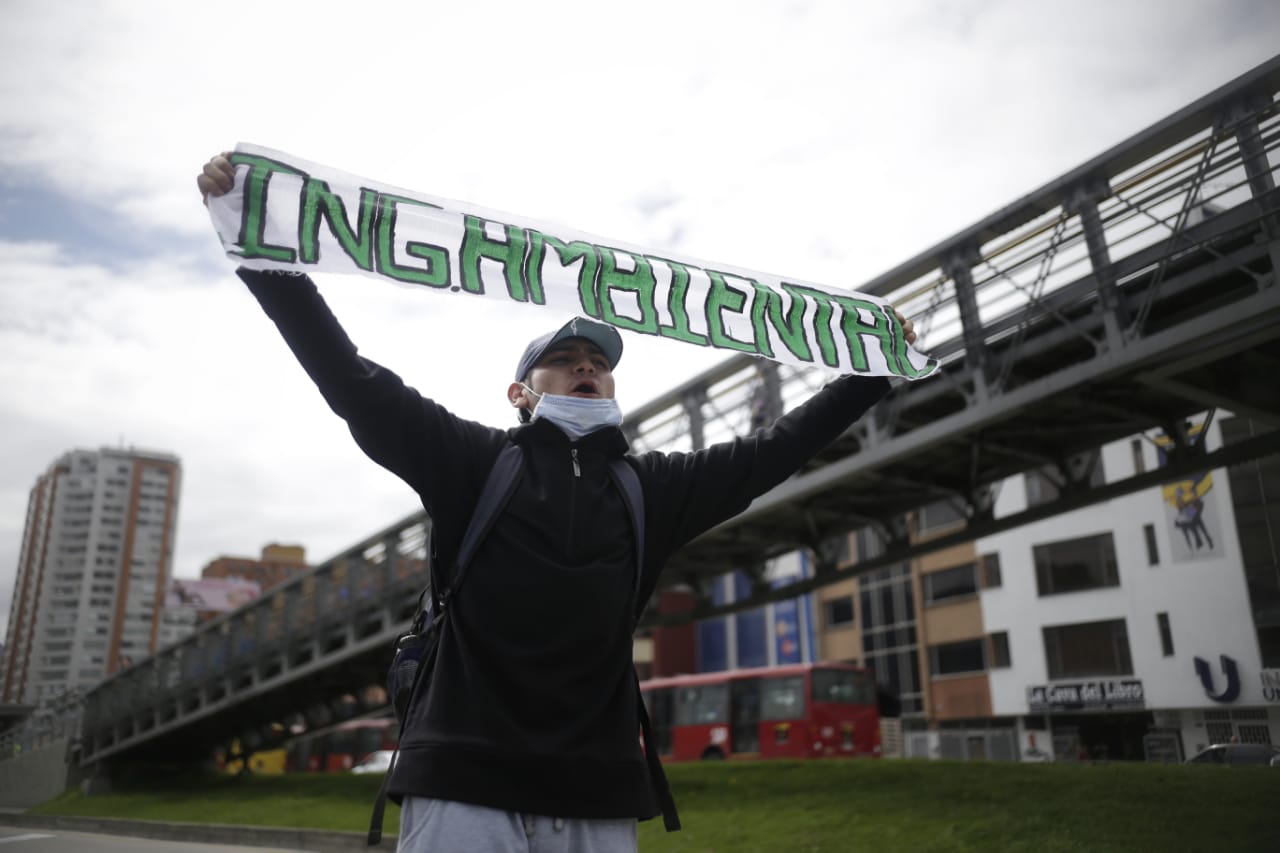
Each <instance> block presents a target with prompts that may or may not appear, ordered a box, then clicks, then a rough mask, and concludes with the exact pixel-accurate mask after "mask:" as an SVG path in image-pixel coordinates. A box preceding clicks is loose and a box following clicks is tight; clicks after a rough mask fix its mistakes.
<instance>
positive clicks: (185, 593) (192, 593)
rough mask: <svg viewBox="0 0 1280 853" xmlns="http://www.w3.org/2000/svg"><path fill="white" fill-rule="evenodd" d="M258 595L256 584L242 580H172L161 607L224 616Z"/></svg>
mask: <svg viewBox="0 0 1280 853" xmlns="http://www.w3.org/2000/svg"><path fill="white" fill-rule="evenodd" d="M261 594H262V588H261V587H260V586H259V585H258V583H257V581H249V580H244V579H243V578H173V579H172V580H170V581H169V588H168V589H167V590H166V591H165V596H164V606H165V607H166V608H170V609H180V608H190V609H192V610H204V611H214V612H216V613H226V612H227V611H229V610H235V609H236V608H239V607H243V606H244V605H246V604H248V603H249V602H250V601H253V600H254V599H255V598H257V597H258V596H259V595H261Z"/></svg>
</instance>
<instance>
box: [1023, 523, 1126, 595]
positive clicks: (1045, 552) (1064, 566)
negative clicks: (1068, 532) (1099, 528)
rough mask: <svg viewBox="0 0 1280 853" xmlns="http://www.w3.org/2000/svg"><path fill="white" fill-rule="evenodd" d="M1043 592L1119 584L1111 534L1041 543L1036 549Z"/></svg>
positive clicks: (1038, 574)
mask: <svg viewBox="0 0 1280 853" xmlns="http://www.w3.org/2000/svg"><path fill="white" fill-rule="evenodd" d="M1032 556H1033V557H1034V559H1035V564H1036V584H1037V586H1038V587H1039V591H1040V595H1059V594H1061V593H1064V592H1079V591H1080V590H1086V589H1097V588H1099V587H1107V586H1119V585H1120V575H1119V572H1118V570H1117V568H1116V543H1115V538H1114V537H1113V536H1112V535H1111V533H1109V532H1108V533H1103V534H1100V535H1098V536H1085V537H1083V538H1081V539H1067V540H1064V541H1062V542H1050V543H1048V544H1045V545H1037V546H1035V548H1033V549H1032Z"/></svg>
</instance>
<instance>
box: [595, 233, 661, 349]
mask: <svg viewBox="0 0 1280 853" xmlns="http://www.w3.org/2000/svg"><path fill="white" fill-rule="evenodd" d="M597 248H598V249H599V250H600V285H599V290H598V293H599V296H600V317H601V319H602V320H604V321H605V322H606V323H609V324H610V325H613V326H617V327H618V328H620V329H630V330H632V331H633V332H643V333H645V334H647V335H656V334H657V333H658V309H657V307H656V306H655V305H654V304H653V292H654V287H655V286H656V284H657V281H656V279H654V277H653V266H652V264H650V263H649V261H648V259H647V258H645V257H644V256H642V255H636V254H633V253H631V252H628V251H626V250H625V249H611V248H609V247H607V246H597ZM619 255H625V256H627V257H628V258H631V261H632V263H633V264H634V268H633V269H630V270H624V269H619V268H618V256H619ZM615 293H634V294H635V295H636V305H637V307H638V308H639V310H640V319H638V320H637V319H635V318H634V317H628V316H626V315H624V314H619V313H618V310H617V307H616V305H615V304H614V294H615Z"/></svg>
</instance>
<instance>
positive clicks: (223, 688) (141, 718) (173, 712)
mask: <svg viewBox="0 0 1280 853" xmlns="http://www.w3.org/2000/svg"><path fill="white" fill-rule="evenodd" d="M429 527H430V525H429V522H428V521H427V519H426V518H425V514H424V513H415V514H413V515H410V516H408V517H407V518H405V519H403V520H402V521H400V522H398V523H397V524H395V525H392V526H391V527H389V528H387V529H385V530H383V531H380V532H379V533H377V534H375V535H374V536H372V537H370V538H368V539H366V540H364V541H362V542H360V543H358V544H357V545H355V546H353V547H352V548H349V549H347V550H346V551H344V552H342V553H341V554H339V555H337V556H336V557H334V558H332V559H330V560H326V561H325V562H324V563H322V564H320V565H319V566H317V567H316V568H314V569H312V570H311V571H309V572H306V573H305V574H303V575H301V576H298V577H295V578H292V579H291V580H289V581H288V582H286V583H285V584H282V585H281V586H279V587H276V588H274V589H272V590H270V591H268V592H267V593H266V594H265V595H263V596H262V597H260V598H258V599H256V600H255V601H252V602H250V603H249V604H247V605H245V606H244V607H242V608H240V609H238V610H236V611H233V612H231V613H228V614H226V615H224V616H221V617H219V618H218V619H216V620H214V621H212V622H210V623H208V624H206V625H203V626H201V627H200V628H199V629H198V630H197V631H196V632H195V633H193V634H191V635H190V636H188V637H186V638H184V639H182V640H180V641H179V642H177V643H175V644H173V645H171V646H169V647H167V648H164V649H161V650H160V651H158V652H157V653H156V654H155V655H153V656H151V657H150V658H147V659H146V660H143V661H141V662H139V663H138V664H136V665H134V666H131V667H129V668H127V669H125V670H123V671H122V672H120V673H117V674H116V675H115V676H113V677H112V678H110V679H108V680H107V681H105V682H103V683H102V684H100V685H99V686H98V687H96V688H95V689H94V690H92V691H90V692H89V693H88V694H87V695H86V696H85V698H84V759H85V760H86V761H88V760H91V759H92V758H93V756H94V754H95V753H96V752H100V751H102V750H104V749H109V748H112V747H115V746H117V745H118V744H119V743H120V742H122V741H129V740H137V739H140V738H142V737H144V736H145V735H146V734H147V733H148V732H150V731H152V730H155V729H160V728H165V727H172V726H175V725H178V724H181V723H182V722H183V721H184V719H185V718H189V717H192V716H198V715H201V714H203V713H204V712H205V711H207V710H208V709H209V708H210V707H211V706H213V705H216V704H218V703H222V702H225V701H228V700H230V699H233V698H234V697H235V695H236V694H237V693H243V692H245V691H247V690H249V689H250V688H252V687H253V686H254V685H255V684H260V683H261V682H263V681H265V680H270V679H273V678H278V677H281V676H282V675H283V674H285V673H286V672H287V671H288V670H289V669H291V668H296V667H297V666H300V665H302V664H305V663H308V662H310V661H313V660H316V659H318V658H320V657H322V656H323V655H324V654H325V653H326V652H327V651H328V650H329V649H330V648H331V647H332V644H333V638H334V637H341V638H344V639H345V638H347V637H350V636H357V637H359V636H367V635H368V634H370V633H372V632H376V631H380V630H385V629H387V627H388V626H389V625H392V624H397V625H398V624H400V622H402V621H403V615H404V611H405V609H406V607H407V606H408V605H411V604H412V603H413V602H415V601H416V598H417V594H418V592H420V591H421V589H422V587H423V586H425V584H426V581H427V547H428V546H427V539H428V535H429Z"/></svg>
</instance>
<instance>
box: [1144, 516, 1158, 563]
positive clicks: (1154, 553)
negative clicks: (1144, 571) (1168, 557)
mask: <svg viewBox="0 0 1280 853" xmlns="http://www.w3.org/2000/svg"><path fill="white" fill-rule="evenodd" d="M1142 535H1143V536H1144V537H1145V538H1146V540H1147V565H1148V566H1158V565H1160V549H1159V548H1158V547H1157V546H1156V526H1155V525H1154V524H1144V525H1142Z"/></svg>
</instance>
